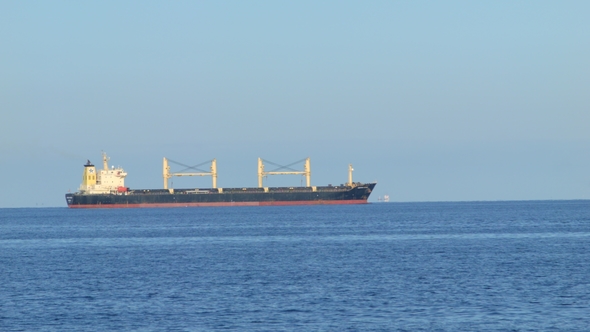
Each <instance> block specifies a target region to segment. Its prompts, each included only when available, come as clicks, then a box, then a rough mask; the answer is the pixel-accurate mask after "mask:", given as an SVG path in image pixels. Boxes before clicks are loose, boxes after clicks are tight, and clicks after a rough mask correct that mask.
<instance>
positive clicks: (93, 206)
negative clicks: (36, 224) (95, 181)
mask: <svg viewBox="0 0 590 332" xmlns="http://www.w3.org/2000/svg"><path fill="white" fill-rule="evenodd" d="M366 203H367V200H364V199H356V200H346V201H338V200H335V201H277V202H219V203H153V204H79V205H68V206H69V207H70V208H72V209H101V208H102V209H115V208H170V207H206V206H279V205H331V204H366Z"/></svg>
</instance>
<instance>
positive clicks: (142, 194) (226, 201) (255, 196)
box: [66, 153, 376, 208]
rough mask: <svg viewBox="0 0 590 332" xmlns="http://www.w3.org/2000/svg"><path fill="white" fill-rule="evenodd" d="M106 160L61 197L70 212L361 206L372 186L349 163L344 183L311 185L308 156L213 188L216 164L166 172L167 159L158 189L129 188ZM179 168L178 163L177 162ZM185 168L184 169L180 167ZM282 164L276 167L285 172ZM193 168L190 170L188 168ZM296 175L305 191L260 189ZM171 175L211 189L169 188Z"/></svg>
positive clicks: (261, 166)
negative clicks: (250, 180)
mask: <svg viewBox="0 0 590 332" xmlns="http://www.w3.org/2000/svg"><path fill="white" fill-rule="evenodd" d="M108 160H109V158H108V157H107V155H106V154H105V153H103V155H102V161H103V169H97V168H96V167H95V166H94V165H93V164H92V163H91V162H90V160H88V162H87V163H86V164H85V165H84V171H83V174H82V184H81V185H80V188H79V190H78V191H77V192H75V193H67V194H66V202H67V204H68V207H70V208H144V207H145V208H151V207H201V206H203V207H204V206H271V205H323V204H366V203H367V199H368V198H369V195H370V194H371V191H372V190H373V188H374V187H375V185H376V183H375V182H373V183H360V182H353V181H352V172H353V168H352V165H349V166H348V182H347V183H345V184H342V185H339V186H332V185H327V186H312V185H311V167H310V160H309V158H307V159H305V166H304V170H303V171H280V172H266V171H265V170H264V163H263V160H262V159H260V158H258V187H251V188H218V187H217V161H216V160H215V159H213V160H212V161H211V171H210V172H196V173H171V172H170V167H169V166H168V165H169V163H168V162H169V160H168V159H166V158H164V159H163V173H162V174H163V178H164V188H163V189H132V188H129V187H126V186H125V177H126V176H127V173H126V172H125V171H124V170H123V168H121V167H114V166H111V168H109V166H108ZM181 165H182V164H181ZM183 166H186V165H183ZM285 167H286V166H283V167H281V168H285ZM189 168H194V167H189ZM282 174H300V175H304V176H305V177H306V186H305V187H302V186H301V187H264V186H263V178H265V177H266V176H268V175H282ZM173 176H211V178H212V181H213V185H212V187H211V188H186V189H172V188H168V182H169V179H170V178H171V177H173Z"/></svg>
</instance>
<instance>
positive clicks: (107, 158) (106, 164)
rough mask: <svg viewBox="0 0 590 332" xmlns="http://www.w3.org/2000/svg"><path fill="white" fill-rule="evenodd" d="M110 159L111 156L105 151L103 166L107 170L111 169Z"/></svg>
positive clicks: (103, 153)
mask: <svg viewBox="0 0 590 332" xmlns="http://www.w3.org/2000/svg"><path fill="white" fill-rule="evenodd" d="M108 161H109V157H107V154H106V152H104V151H103V152H102V166H103V168H104V170H105V171H108V170H109V164H108Z"/></svg>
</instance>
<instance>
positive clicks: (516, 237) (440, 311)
mask: <svg viewBox="0 0 590 332" xmlns="http://www.w3.org/2000/svg"><path fill="white" fill-rule="evenodd" d="M218 330H230V331H590V201H588V200H578V201H511V202H442V203H372V204H366V205H354V206H352V205H351V206H346V205H341V206H337V205H333V206H296V207H281V206H277V207H210V208H170V209H89V210H78V209H68V208H65V207H63V208H23V209H0V331H218Z"/></svg>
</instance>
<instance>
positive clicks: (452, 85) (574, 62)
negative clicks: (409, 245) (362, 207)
mask: <svg viewBox="0 0 590 332" xmlns="http://www.w3.org/2000/svg"><path fill="white" fill-rule="evenodd" d="M588 17H590V2H588V1H489V2H484V1H368V2H367V1H362V2H361V1H358V2H345V1H333V2H331V1H323V2H317V1H309V2H306V1H297V2H291V3H288V2H278V1H265V2H261V1H253V2H246V1H242V2H237V1H236V2H223V1H210V2H196V1H174V2H164V1H162V2H154V1H152V2H147V1H110V2H109V1H100V2H88V1H83V2H80V1H37V2H34V1H27V2H25V1H1V2H0V183H2V184H3V187H4V189H3V190H2V191H0V207H25V206H65V199H64V194H65V193H66V192H67V191H68V190H72V191H75V190H76V188H77V187H78V186H79V185H80V180H81V173H82V165H83V164H84V162H85V161H86V159H90V160H92V161H94V162H95V163H96V164H98V163H99V161H100V153H101V150H104V151H106V152H107V153H108V154H109V155H110V156H111V161H112V163H113V164H115V165H121V166H123V167H124V168H125V169H126V170H127V172H128V173H129V175H128V177H127V182H126V183H127V185H128V186H129V187H131V188H160V187H161V186H162V179H161V163H162V157H168V158H171V159H173V160H177V161H181V162H183V163H186V164H191V165H194V164H199V163H201V162H203V161H206V160H209V159H212V158H217V160H218V167H219V180H218V182H219V185H220V186H221V187H242V186H256V185H257V178H256V160H257V158H258V157H262V158H264V159H268V160H271V161H273V162H276V163H281V164H289V163H291V162H293V161H296V160H300V159H303V158H305V157H308V156H309V157H311V159H312V183H313V184H314V185H325V184H328V183H332V184H339V183H343V182H345V181H346V179H347V178H346V177H347V165H348V163H352V164H353V165H354V167H355V180H357V181H375V180H376V181H378V185H377V187H376V190H375V192H374V196H373V197H372V200H376V199H377V197H378V196H383V195H385V194H389V196H390V198H391V200H392V201H457V200H526V199H589V198H590V132H589V131H588V124H589V120H590V99H589V92H590V62H589V61H588V59H590V23H589V20H588ZM301 168H302V165H301ZM173 171H174V169H173ZM174 182H175V184H174V186H175V187H177V188H180V187H207V186H210V180H209V179H207V178H198V179H195V178H192V179H182V180H181V179H175V180H174ZM267 184H268V185H270V186H273V185H299V184H301V178H300V177H299V176H288V177H284V178H279V177H272V178H269V179H268V181H267Z"/></svg>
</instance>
